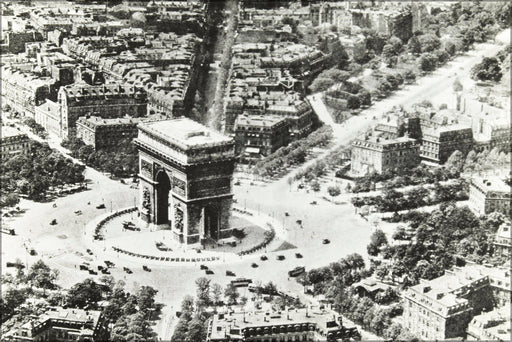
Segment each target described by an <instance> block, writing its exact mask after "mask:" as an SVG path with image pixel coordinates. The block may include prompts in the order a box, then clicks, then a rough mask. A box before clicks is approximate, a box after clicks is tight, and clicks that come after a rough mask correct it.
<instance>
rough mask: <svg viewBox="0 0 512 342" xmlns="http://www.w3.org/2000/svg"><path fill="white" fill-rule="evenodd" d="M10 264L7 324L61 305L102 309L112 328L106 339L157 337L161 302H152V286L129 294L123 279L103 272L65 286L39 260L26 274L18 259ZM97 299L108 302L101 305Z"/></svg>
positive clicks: (4, 304)
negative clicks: (155, 325) (154, 327)
mask: <svg viewBox="0 0 512 342" xmlns="http://www.w3.org/2000/svg"><path fill="white" fill-rule="evenodd" d="M13 265H14V266H15V269H16V274H15V275H12V274H10V273H8V274H6V276H5V277H4V276H2V284H3V285H5V286H6V288H7V289H6V291H3V292H2V298H1V300H0V311H1V312H2V325H3V326H5V327H6V328H9V327H12V326H14V325H21V324H24V323H25V322H27V321H29V320H30V319H31V316H32V315H40V314H43V313H44V312H45V311H46V310H47V309H48V307H49V306H64V307H67V308H80V309H86V310H101V311H102V312H103V315H104V318H105V319H106V320H107V322H108V324H109V325H110V326H111V328H112V331H111V336H110V339H109V341H116V342H127V341H155V340H156V334H155V332H154V331H153V330H152V327H151V325H152V321H154V320H155V319H157V318H158V315H159V312H160V309H161V304H158V303H156V302H155V296H156V294H157V291H156V290H155V289H153V288H152V287H150V286H140V287H138V288H137V289H136V291H135V293H133V294H130V293H129V292H127V291H126V290H125V283H124V282H123V281H122V280H120V281H117V282H116V281H115V279H114V278H113V277H112V276H110V275H105V276H102V277H101V278H100V279H99V282H97V281H95V280H93V279H91V278H87V279H85V280H83V281H82V282H79V283H76V284H75V285H73V286H72V287H71V288H70V289H69V290H64V289H61V288H60V287H59V286H58V285H57V279H58V276H59V273H58V271H57V270H55V269H51V268H50V267H49V266H48V265H46V264H45V263H44V262H43V261H42V260H39V261H37V262H35V263H34V264H33V265H32V266H30V268H29V269H28V271H27V272H26V274H25V272H24V265H23V264H22V263H21V261H20V260H17V261H16V262H14V263H13ZM29 301H30V304H29ZM100 302H106V303H107V304H106V306H102V305H100ZM33 303H37V304H35V305H34V304H33Z"/></svg>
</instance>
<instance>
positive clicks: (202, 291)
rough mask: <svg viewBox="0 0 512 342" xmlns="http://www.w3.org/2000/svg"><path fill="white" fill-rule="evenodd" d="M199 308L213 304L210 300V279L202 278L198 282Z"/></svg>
mask: <svg viewBox="0 0 512 342" xmlns="http://www.w3.org/2000/svg"><path fill="white" fill-rule="evenodd" d="M196 297H197V306H198V307H202V306H207V305H209V304H210V303H211V299H210V279H208V278H205V277H201V278H198V279H197V280H196Z"/></svg>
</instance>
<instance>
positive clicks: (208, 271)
mask: <svg viewBox="0 0 512 342" xmlns="http://www.w3.org/2000/svg"><path fill="white" fill-rule="evenodd" d="M206 274H208V275H210V274H214V272H213V271H212V270H206Z"/></svg>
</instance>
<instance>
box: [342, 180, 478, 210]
mask: <svg viewBox="0 0 512 342" xmlns="http://www.w3.org/2000/svg"><path fill="white" fill-rule="evenodd" d="M467 187H468V185H467V183H466V182H465V181H464V180H458V181H455V182H452V183H450V184H444V185H443V184H439V183H436V184H434V185H433V186H432V187H431V188H427V187H424V186H418V187H414V188H413V189H410V190H407V191H402V192H400V191H396V190H394V189H389V190H384V192H383V196H381V195H377V196H365V197H358V196H355V197H352V199H351V201H352V204H353V205H354V206H355V207H357V208H360V207H362V206H365V205H370V206H375V207H376V208H377V210H378V211H380V212H387V211H391V212H394V211H400V210H407V209H414V208H419V207H424V206H429V205H434V204H437V203H442V202H447V201H464V200H467V199H468V189H467Z"/></svg>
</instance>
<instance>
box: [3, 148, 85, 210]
mask: <svg viewBox="0 0 512 342" xmlns="http://www.w3.org/2000/svg"><path fill="white" fill-rule="evenodd" d="M84 169H85V167H84V166H83V165H79V164H75V163H73V161H72V160H71V159H68V158H65V157H63V156H62V154H60V153H59V152H58V151H56V150H53V149H51V148H50V147H49V146H48V144H46V143H44V144H41V143H39V142H35V141H34V142H32V147H31V151H30V153H29V154H27V155H22V154H20V155H15V156H12V157H9V158H7V159H5V160H4V161H3V162H2V165H1V168H0V171H1V174H0V179H1V183H2V187H1V193H2V198H4V199H7V197H8V194H11V193H19V194H23V195H26V196H27V197H28V198H30V199H36V200H38V199H43V198H44V197H45V195H46V191H47V190H48V189H50V187H53V188H58V187H63V186H64V185H66V184H76V183H83V182H84V175H83V172H84ZM4 201H5V200H4ZM9 202H11V200H9ZM12 202H13V201H12Z"/></svg>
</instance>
